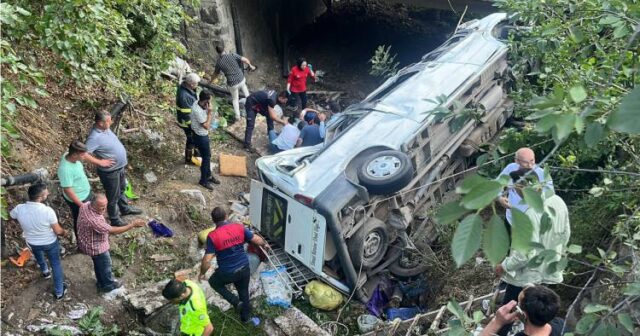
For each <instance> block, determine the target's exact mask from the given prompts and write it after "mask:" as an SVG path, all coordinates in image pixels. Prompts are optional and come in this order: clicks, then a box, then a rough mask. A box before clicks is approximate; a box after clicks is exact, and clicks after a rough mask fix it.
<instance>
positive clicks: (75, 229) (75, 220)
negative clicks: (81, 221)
mask: <svg viewBox="0 0 640 336" xmlns="http://www.w3.org/2000/svg"><path fill="white" fill-rule="evenodd" d="M91 197H93V194H91V193H89V196H87V198H85V199H83V200H80V201H81V202H82V203H84V202H87V201H88V200H90V199H91ZM63 198H64V197H63ZM64 201H65V202H67V205H68V206H69V210H71V217H73V233H74V234H75V235H76V239H78V215H80V207H79V206H77V205H76V204H75V203H73V202H71V201H69V200H68V199H66V198H64Z"/></svg>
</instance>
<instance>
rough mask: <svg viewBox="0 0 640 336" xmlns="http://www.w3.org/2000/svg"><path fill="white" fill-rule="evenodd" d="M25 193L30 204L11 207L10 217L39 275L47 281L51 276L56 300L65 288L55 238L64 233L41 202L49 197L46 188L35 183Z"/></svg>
mask: <svg viewBox="0 0 640 336" xmlns="http://www.w3.org/2000/svg"><path fill="white" fill-rule="evenodd" d="M28 194H29V201H28V202H27V203H24V204H20V205H18V206H17V207H15V208H13V210H11V213H10V215H11V218H13V219H15V220H17V221H18V223H20V226H21V227H22V235H23V236H24V238H25V240H26V241H27V244H29V247H30V248H31V251H32V252H33V254H34V256H35V258H36V261H37V263H38V266H39V267H40V271H41V272H42V276H43V277H44V278H45V279H50V278H51V273H53V284H54V295H55V298H56V300H61V299H62V298H63V297H64V295H65V294H66V292H67V288H66V286H65V285H64V273H63V271H62V263H61V261H60V242H59V241H58V236H63V235H65V234H66V232H65V230H64V229H63V228H62V226H60V224H58V218H57V217H56V213H55V212H54V211H53V209H51V208H50V207H48V206H46V205H45V204H44V203H43V202H44V201H45V200H46V199H47V197H48V196H49V190H47V185H46V184H44V183H38V184H34V185H32V186H30V187H29V190H28ZM45 253H46V255H47V258H48V259H49V262H50V263H51V270H49V267H48V265H47V261H46V260H45V258H44V255H45Z"/></svg>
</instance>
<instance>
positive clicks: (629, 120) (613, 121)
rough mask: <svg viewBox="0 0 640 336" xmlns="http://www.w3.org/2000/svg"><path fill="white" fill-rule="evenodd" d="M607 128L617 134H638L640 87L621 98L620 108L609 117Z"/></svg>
mask: <svg viewBox="0 0 640 336" xmlns="http://www.w3.org/2000/svg"><path fill="white" fill-rule="evenodd" d="M607 126H609V128H610V129H612V130H614V131H618V132H623V133H629V134H638V133H640V86H637V87H636V88H635V89H633V91H631V93H629V94H627V95H626V96H625V97H624V98H622V101H621V102H620V106H618V108H617V109H616V110H615V111H613V112H611V114H610V115H609V119H607Z"/></svg>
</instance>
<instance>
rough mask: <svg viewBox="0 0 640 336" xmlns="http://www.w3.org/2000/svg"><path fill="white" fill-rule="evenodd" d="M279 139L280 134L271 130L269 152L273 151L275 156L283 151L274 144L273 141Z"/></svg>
mask: <svg viewBox="0 0 640 336" xmlns="http://www.w3.org/2000/svg"><path fill="white" fill-rule="evenodd" d="M277 137H278V133H276V131H275V130H270V131H269V150H271V153H273V154H276V153H280V152H282V149H280V147H278V146H276V145H274V144H273V141H274V140H275V139H276V138H277Z"/></svg>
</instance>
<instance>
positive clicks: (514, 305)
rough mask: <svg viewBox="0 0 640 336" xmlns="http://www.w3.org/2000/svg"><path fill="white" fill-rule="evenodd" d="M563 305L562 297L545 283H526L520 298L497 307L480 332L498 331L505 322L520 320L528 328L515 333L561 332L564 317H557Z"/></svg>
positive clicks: (485, 335)
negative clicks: (529, 284) (526, 285)
mask: <svg viewBox="0 0 640 336" xmlns="http://www.w3.org/2000/svg"><path fill="white" fill-rule="evenodd" d="M559 309H560V297H559V296H558V294H556V293H555V292H554V291H552V290H551V289H549V288H547V287H545V286H543V285H531V286H528V287H525V288H524V289H523V290H522V292H520V295H519V296H518V302H516V301H513V300H512V301H510V302H509V303H507V304H505V305H503V306H502V307H500V309H498V311H496V315H495V317H494V318H493V320H491V322H489V324H487V326H486V327H484V329H483V330H482V332H481V333H480V336H491V335H496V334H497V333H498V331H499V330H500V329H501V328H502V327H503V326H505V325H508V324H510V323H513V322H514V321H516V320H520V321H522V322H523V323H524V330H523V331H520V332H518V333H517V334H515V336H533V335H541V336H560V335H562V328H563V325H564V320H563V319H561V318H559V317H556V314H558V310H559Z"/></svg>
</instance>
